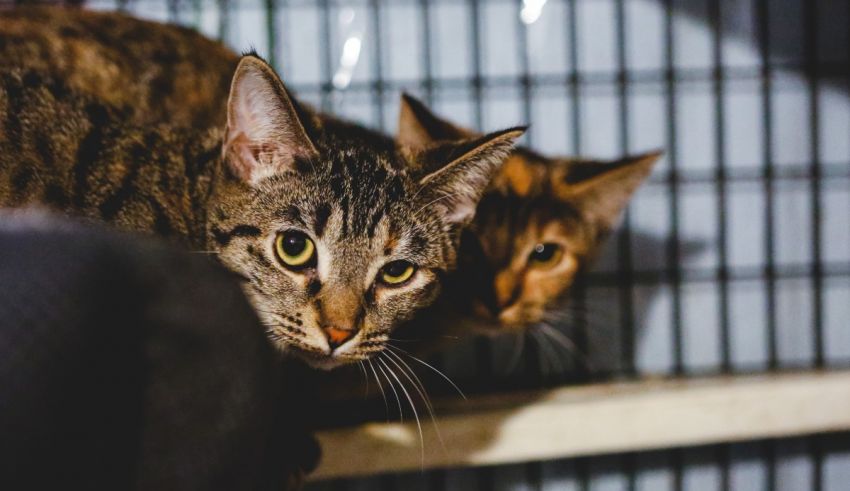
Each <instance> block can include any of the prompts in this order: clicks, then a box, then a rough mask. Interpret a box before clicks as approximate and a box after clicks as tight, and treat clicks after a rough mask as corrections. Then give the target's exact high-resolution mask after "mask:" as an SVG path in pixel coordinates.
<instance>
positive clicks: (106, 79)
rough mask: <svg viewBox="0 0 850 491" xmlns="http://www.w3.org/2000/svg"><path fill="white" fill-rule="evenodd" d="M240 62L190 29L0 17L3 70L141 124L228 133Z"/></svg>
mask: <svg viewBox="0 0 850 491" xmlns="http://www.w3.org/2000/svg"><path fill="white" fill-rule="evenodd" d="M238 62H239V56H238V55H237V54H236V53H234V52H233V51H231V50H230V49H228V48H227V47H225V46H224V45H223V44H221V43H219V42H217V41H213V40H210V39H208V38H206V37H204V36H202V35H201V34H199V33H197V32H195V31H193V30H191V29H188V28H184V27H179V26H175V25H167V24H160V23H157V22H150V21H144V20H141V19H136V18H133V17H130V16H129V15H125V14H121V13H118V12H95V11H89V10H83V9H79V8H62V7H57V6H53V7H32V6H24V7H19V8H15V9H10V10H0V69H11V68H20V67H26V68H28V69H33V70H38V71H39V72H41V73H45V74H49V75H50V76H52V77H54V78H56V79H57V80H62V81H63V83H64V84H66V85H67V86H68V87H70V88H71V89H73V90H74V91H76V92H78V93H81V94H85V95H88V96H93V97H95V98H96V99H98V100H99V101H102V102H105V103H107V104H109V105H112V106H115V107H118V108H122V109H124V110H127V111H130V112H131V115H132V116H133V117H134V118H136V119H138V120H139V121H141V122H151V123H153V124H158V123H166V122H167V123H170V124H176V125H179V126H192V127H196V128H212V127H220V126H223V125H224V122H225V111H224V107H225V103H226V102H227V94H228V91H229V90H230V80H231V77H232V75H233V71H234V70H235V69H236V64H237V63H238Z"/></svg>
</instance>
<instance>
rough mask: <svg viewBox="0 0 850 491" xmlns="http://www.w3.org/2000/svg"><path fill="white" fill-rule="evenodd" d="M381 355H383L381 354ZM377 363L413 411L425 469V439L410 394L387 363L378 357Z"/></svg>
mask: <svg viewBox="0 0 850 491" xmlns="http://www.w3.org/2000/svg"><path fill="white" fill-rule="evenodd" d="M382 354H383V353H382ZM378 362H379V363H381V364H382V365H384V368H386V369H387V371H389V372H390V375H392V376H393V378H394V379H395V380H396V382H398V387H399V388H400V389H401V391H402V392H404V396H405V397H407V402H408V403H409V404H410V409H411V410H412V411H413V417H414V419H416V428H417V429H418V430H419V446H420V448H421V451H422V469H423V470H424V469H425V437H424V436H423V434H422V423H420V422H419V412H418V411H416V405H415V404H413V399H411V398H410V394H409V393H408V392H407V389H405V388H404V384H403V383H401V380H400V379H399V378H398V376H397V375H396V374H395V372H393V370H392V368H390V366H389V365H387V363H386V362H385V361H384V360H382V359H381V358H380V357H379V358H378Z"/></svg>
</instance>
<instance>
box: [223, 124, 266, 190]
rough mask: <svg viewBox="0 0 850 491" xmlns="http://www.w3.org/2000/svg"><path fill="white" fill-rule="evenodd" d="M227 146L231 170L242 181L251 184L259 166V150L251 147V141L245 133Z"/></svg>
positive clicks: (240, 134)
mask: <svg viewBox="0 0 850 491" xmlns="http://www.w3.org/2000/svg"><path fill="white" fill-rule="evenodd" d="M227 146H228V152H227V153H228V163H229V164H230V169H231V170H232V171H233V173H234V174H236V176H237V177H239V178H240V179H242V180H244V181H249V182H250V181H251V176H252V174H253V172H254V171H255V170H256V169H257V165H258V164H259V158H258V157H259V153H258V149H257V148H255V147H254V146H253V145H251V141H250V140H249V139H248V137H246V136H245V134H244V133H239V134H238V135H237V136H236V137H235V138H233V139H232V140H231V141H229V142H228V144H227Z"/></svg>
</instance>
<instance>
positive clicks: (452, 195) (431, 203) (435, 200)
mask: <svg viewBox="0 0 850 491" xmlns="http://www.w3.org/2000/svg"><path fill="white" fill-rule="evenodd" d="M460 194H461V193H452V194H444V195H442V196H440V197H439V198H437V199H434V200H431V201H429V202H427V203H425V204H424V205H422V206H421V207H420V208H419V209H418V210H416V211H415V212H414V213H413V216H414V217H416V216H418V215H419V212H421V211H422V210H424V209H425V208H428V207H429V206H431V205H433V204H434V203H437V202H440V201H442V200H444V199H448V198H454V197H455V196H460Z"/></svg>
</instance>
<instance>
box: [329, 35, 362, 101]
mask: <svg viewBox="0 0 850 491" xmlns="http://www.w3.org/2000/svg"><path fill="white" fill-rule="evenodd" d="M361 46H362V42H361V41H360V35H359V34H355V35H352V36H349V37H348V39H346V40H345V44H343V45H342V55H341V56H340V57H339V68H338V69H337V71H336V73H334V78H333V84H334V87H336V88H337V89H340V90H342V89H345V88H346V87H348V84H350V83H351V76H352V74H353V73H354V67H355V66H357V60H359V59H360V48H361Z"/></svg>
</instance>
